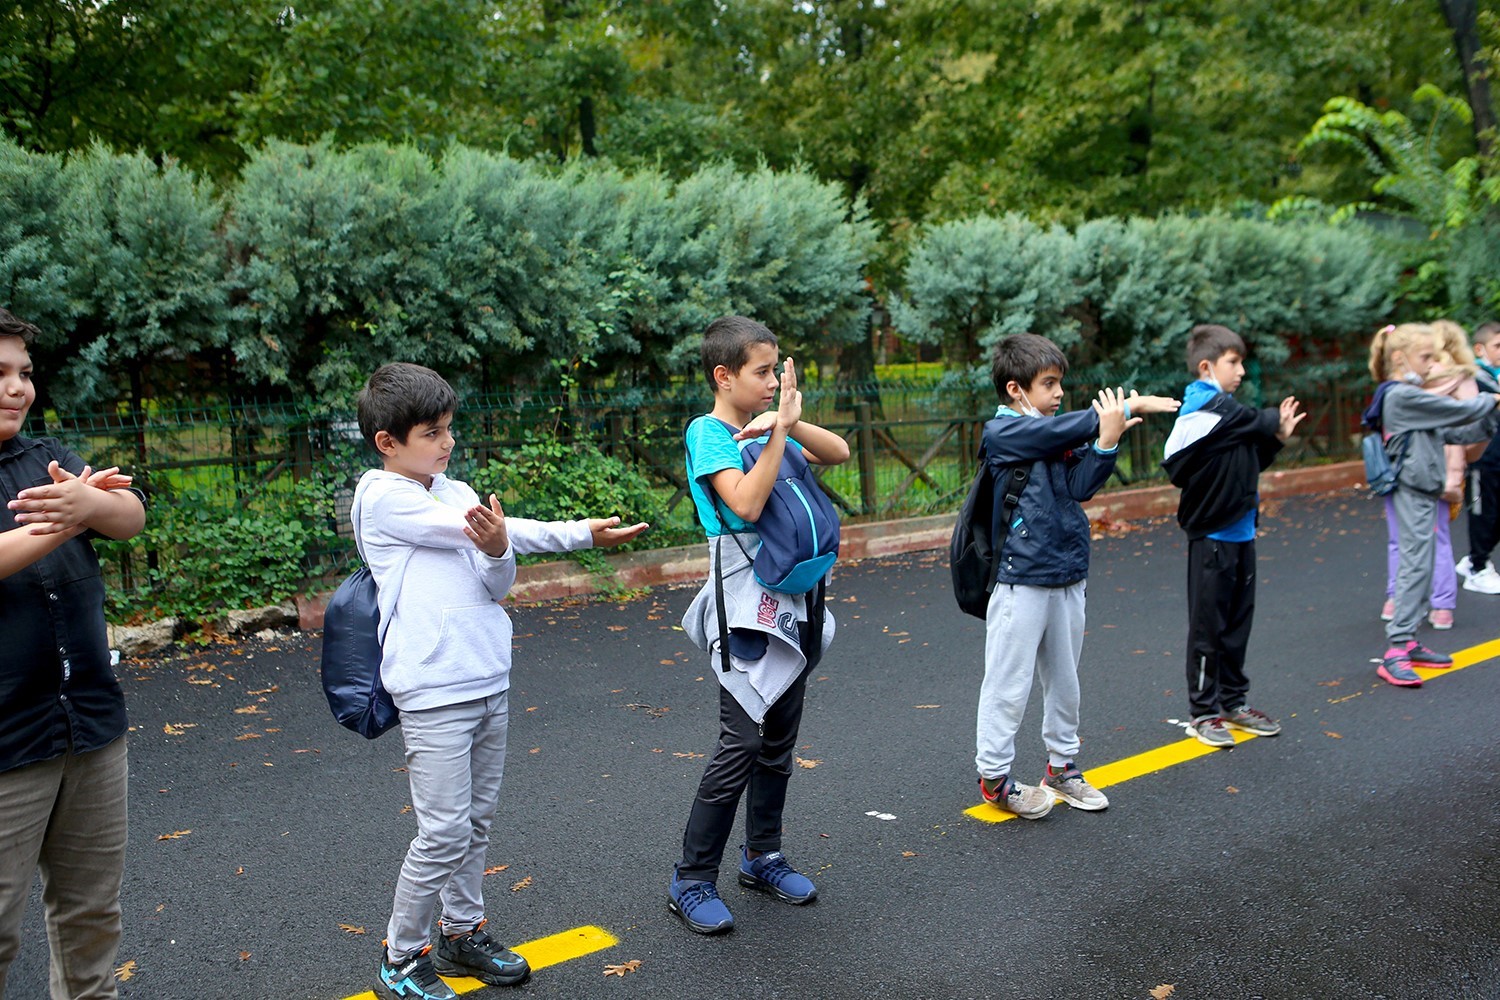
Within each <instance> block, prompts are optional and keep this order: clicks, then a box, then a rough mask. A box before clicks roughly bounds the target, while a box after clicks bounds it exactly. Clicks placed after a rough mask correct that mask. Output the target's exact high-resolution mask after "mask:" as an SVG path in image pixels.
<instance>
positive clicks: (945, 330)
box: [891, 214, 1077, 365]
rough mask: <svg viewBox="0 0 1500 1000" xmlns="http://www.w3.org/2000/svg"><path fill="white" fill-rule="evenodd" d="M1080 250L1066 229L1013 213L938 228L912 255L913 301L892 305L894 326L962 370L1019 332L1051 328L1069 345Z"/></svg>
mask: <svg viewBox="0 0 1500 1000" xmlns="http://www.w3.org/2000/svg"><path fill="white" fill-rule="evenodd" d="M1076 249H1077V244H1076V242H1075V241H1074V239H1073V238H1072V236H1071V235H1070V234H1068V233H1067V232H1066V231H1065V230H1064V229H1062V228H1061V227H1059V226H1053V227H1051V228H1048V229H1043V228H1041V227H1040V226H1038V225H1036V224H1035V223H1034V222H1031V221H1030V220H1029V219H1025V218H1023V217H1021V216H1019V215H1014V214H1012V215H1007V216H1005V217H1003V218H999V219H996V218H991V217H990V216H985V215H981V216H979V217H977V218H974V219H967V220H960V221H955V222H948V223H944V224H942V225H940V226H936V227H934V228H933V229H931V230H930V231H928V232H927V233H926V234H924V236H923V237H922V238H921V239H920V240H919V241H918V242H917V244H916V246H915V247H914V248H913V250H912V253H911V258H910V261H909V262H908V264H907V268H906V274H905V281H904V284H905V287H906V289H907V292H908V294H909V295H910V297H911V298H910V300H907V299H898V300H897V301H896V302H894V303H893V304H892V307H891V321H892V323H893V324H894V325H895V326H896V328H897V329H899V330H900V331H901V332H902V333H903V335H905V336H907V337H909V338H911V339H912V340H915V341H917V342H918V343H926V344H935V343H942V344H943V345H944V349H945V354H946V356H947V357H948V359H949V360H950V361H953V362H956V363H957V364H959V365H962V364H966V363H968V362H970V361H972V360H973V359H975V358H977V357H979V356H981V355H982V354H983V353H984V352H985V351H986V350H987V349H988V348H990V347H992V346H993V345H994V344H995V342H996V341H998V340H1000V339H1002V338H1004V337H1007V336H1009V335H1011V334H1013V333H1025V332H1028V331H1035V332H1041V331H1043V330H1045V331H1047V335H1048V336H1051V337H1054V338H1056V339H1057V341H1058V343H1060V344H1063V345H1065V346H1071V345H1072V344H1073V343H1076V341H1077V333H1076V324H1075V323H1074V321H1073V320H1072V319H1071V318H1070V317H1068V316H1067V315H1066V314H1065V312H1066V310H1067V308H1068V306H1070V305H1072V304H1073V302H1074V301H1075V299H1076V288H1077V275H1076V262H1075V260H1074V257H1075V254H1076Z"/></svg>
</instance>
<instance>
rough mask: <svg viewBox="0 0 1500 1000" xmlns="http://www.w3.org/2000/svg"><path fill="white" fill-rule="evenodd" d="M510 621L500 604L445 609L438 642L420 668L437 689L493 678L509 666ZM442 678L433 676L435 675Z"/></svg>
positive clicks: (421, 662)
mask: <svg viewBox="0 0 1500 1000" xmlns="http://www.w3.org/2000/svg"><path fill="white" fill-rule="evenodd" d="M509 650H510V618H509V617H507V616H506V614H505V611H504V610H503V609H502V608H501V607H500V605H498V604H471V605H467V606H465V607H460V608H444V609H443V618H442V624H441V625H440V626H439V628H438V633H437V639H436V640H435V641H434V642H433V646H432V648H431V649H430V650H428V652H427V655H426V656H424V657H423V658H422V659H421V661H420V662H419V663H418V664H417V666H418V668H419V669H420V670H421V671H422V672H424V673H427V674H428V675H429V676H428V682H429V683H433V684H436V685H438V686H447V685H450V684H463V683H466V682H469V681H477V680H483V679H485V678H488V677H494V676H496V675H497V674H499V673H500V672H501V671H503V670H504V668H505V665H506V664H507V663H508V662H509V659H510V658H509V655H508V654H509ZM434 668H435V672H437V673H439V676H431V674H432V672H434Z"/></svg>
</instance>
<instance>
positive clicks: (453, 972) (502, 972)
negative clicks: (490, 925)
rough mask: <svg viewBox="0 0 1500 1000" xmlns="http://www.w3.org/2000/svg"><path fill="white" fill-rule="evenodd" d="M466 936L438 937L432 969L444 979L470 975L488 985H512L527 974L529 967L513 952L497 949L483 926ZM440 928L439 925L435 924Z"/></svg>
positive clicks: (519, 981)
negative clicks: (444, 977) (443, 976)
mask: <svg viewBox="0 0 1500 1000" xmlns="http://www.w3.org/2000/svg"><path fill="white" fill-rule="evenodd" d="M487 922H488V921H483V920H482V921H480V922H479V926H478V927H476V928H474V929H473V930H472V931H469V932H468V933H467V934H459V935H457V936H456V937H449V936H448V935H446V934H439V936H438V943H437V948H436V949H434V951H433V958H432V966H433V968H435V969H437V971H439V972H441V973H442V974H443V975H445V976H472V977H473V978H475V979H477V980H479V981H480V982H481V983H485V984H487V985H490V986H515V985H516V984H517V983H524V982H525V981H526V977H527V976H529V975H531V966H530V965H527V964H526V959H524V958H522V957H521V956H520V955H517V954H516V953H515V952H513V951H510V950H508V949H505V948H502V947H500V945H499V944H497V943H496V942H495V939H494V938H492V937H490V936H489V934H487V933H485V930H484V925H485V924H486V923H487ZM439 928H440V929H441V924H439Z"/></svg>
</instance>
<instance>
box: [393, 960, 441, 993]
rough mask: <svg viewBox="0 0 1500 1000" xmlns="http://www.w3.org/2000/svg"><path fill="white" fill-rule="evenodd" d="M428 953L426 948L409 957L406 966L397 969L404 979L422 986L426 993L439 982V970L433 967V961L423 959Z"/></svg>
mask: <svg viewBox="0 0 1500 1000" xmlns="http://www.w3.org/2000/svg"><path fill="white" fill-rule="evenodd" d="M426 955H427V951H425V950H424V951H423V952H422V953H421V954H419V955H417V956H416V957H415V958H412V959H408V960H407V964H406V966H405V967H404V968H401V969H397V970H396V971H397V973H398V974H399V975H400V976H401V977H402V978H403V979H410V980H411V981H412V982H414V983H416V984H417V985H418V986H419V987H421V989H422V991H423V992H424V993H425V992H426V991H427V990H428V989H429V988H430V987H433V986H436V985H437V984H438V982H439V980H438V974H437V970H436V969H434V968H433V967H432V963H431V962H430V961H423V960H422V959H424V958H425V957H426Z"/></svg>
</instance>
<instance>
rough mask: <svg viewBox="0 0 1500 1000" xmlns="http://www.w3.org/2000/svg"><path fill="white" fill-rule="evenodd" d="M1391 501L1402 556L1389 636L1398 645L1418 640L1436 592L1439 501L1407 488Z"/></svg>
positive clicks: (1397, 573)
mask: <svg viewBox="0 0 1500 1000" xmlns="http://www.w3.org/2000/svg"><path fill="white" fill-rule="evenodd" d="M1391 500H1392V506H1393V507H1394V508H1395V510H1396V538H1397V553H1398V555H1397V560H1398V561H1397V569H1396V593H1395V601H1396V616H1395V617H1394V618H1392V619H1391V620H1390V621H1388V622H1386V625H1385V634H1386V638H1387V639H1389V640H1390V641H1391V642H1392V643H1397V642H1407V641H1409V640H1411V639H1415V638H1416V637H1417V623H1418V622H1420V621H1421V620H1422V610H1423V608H1425V607H1426V606H1427V595H1428V593H1429V592H1430V591H1431V590H1432V560H1433V550H1434V548H1435V546H1436V545H1437V535H1436V534H1435V533H1434V532H1433V530H1432V526H1433V524H1435V523H1436V518H1437V503H1438V502H1437V501H1436V500H1434V499H1433V498H1432V497H1430V496H1427V495H1426V494H1424V493H1417V492H1415V491H1414V490H1409V489H1407V488H1406V487H1405V486H1398V487H1396V492H1394V493H1392V494H1391ZM1443 516H1444V517H1446V516H1447V514H1446V513H1445V514H1444V515H1443Z"/></svg>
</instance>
